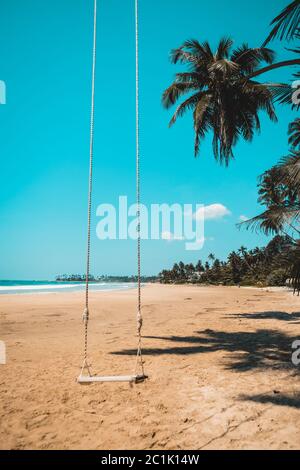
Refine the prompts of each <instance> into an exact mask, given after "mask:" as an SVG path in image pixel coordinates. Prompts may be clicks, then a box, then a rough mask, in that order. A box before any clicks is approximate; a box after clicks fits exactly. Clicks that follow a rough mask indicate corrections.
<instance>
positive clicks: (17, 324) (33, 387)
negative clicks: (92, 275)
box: [0, 285, 300, 449]
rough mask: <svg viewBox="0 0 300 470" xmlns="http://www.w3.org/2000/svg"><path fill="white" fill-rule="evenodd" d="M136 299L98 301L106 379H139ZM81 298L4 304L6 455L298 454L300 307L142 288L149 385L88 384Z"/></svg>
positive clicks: (234, 291) (94, 337)
mask: <svg viewBox="0 0 300 470" xmlns="http://www.w3.org/2000/svg"><path fill="white" fill-rule="evenodd" d="M135 294H136V293H135V291H134V290H128V291H123V292H117V293H116V292H105V293H92V294H91V321H90V338H89V343H90V348H89V356H90V362H91V364H92V370H93V372H94V373H97V374H102V375H103V374H128V373H129V374H131V373H132V372H133V370H134V365H135V348H136V337H135V313H136V307H135ZM83 300H84V299H83V295H82V293H58V294H35V295H31V294H30V295H29V294H28V295H2V296H1V297H0V339H1V340H3V341H5V343H6V347H7V364H6V365H0V417H1V421H0V422H1V425H0V448H1V449H299V448H300V381H299V367H300V366H299V367H298V368H297V367H295V366H293V364H292V362H291V354H292V350H291V344H292V342H293V340H294V339H297V338H299V339H300V313H299V312H300V308H299V298H297V297H293V296H292V295H291V294H290V293H288V292H284V291H275V292H274V291H270V292H268V291H262V290H258V289H243V288H241V289H238V288H234V287H233V288H228V287H227V288H226V287H194V286H160V285H150V286H146V287H145V288H144V289H143V314H144V330H143V335H144V338H143V345H144V359H145V368H146V372H147V373H148V374H149V380H148V381H147V382H145V383H143V384H139V385H134V386H130V385H128V384H93V385H89V386H80V385H78V384H77V383H76V376H77V375H78V373H79V371H80V365H81V362H82V353H83V351H82V349H83V326H82V323H81V315H82V311H83Z"/></svg>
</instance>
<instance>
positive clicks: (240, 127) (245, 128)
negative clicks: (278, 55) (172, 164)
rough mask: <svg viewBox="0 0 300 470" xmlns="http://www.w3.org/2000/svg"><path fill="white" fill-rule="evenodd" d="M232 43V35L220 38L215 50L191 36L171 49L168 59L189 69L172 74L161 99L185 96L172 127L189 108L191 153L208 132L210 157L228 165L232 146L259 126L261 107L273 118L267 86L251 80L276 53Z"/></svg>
mask: <svg viewBox="0 0 300 470" xmlns="http://www.w3.org/2000/svg"><path fill="white" fill-rule="evenodd" d="M232 45H233V41H232V40H231V39H230V38H224V39H222V40H221V41H220V43H219V45H218V48H217V50H216V52H215V53H213V52H212V50H211V48H210V45H209V44H208V42H204V43H202V44H201V43H199V42H198V41H197V40H190V41H186V42H184V44H183V45H182V46H181V47H179V48H178V49H175V50H173V51H172V53H171V61H172V62H173V63H174V64H177V63H181V64H185V65H187V66H188V70H187V71H186V72H181V73H177V74H176V76H175V80H174V82H173V83H172V84H171V86H169V87H168V88H167V89H166V90H165V92H164V93H163V97H162V101H163V105H164V106H165V107H166V108H170V107H171V106H173V105H174V104H175V103H176V102H177V101H178V100H179V99H180V98H182V97H183V96H184V95H188V96H187V98H186V99H185V100H184V101H183V102H182V103H181V104H180V105H179V106H178V107H177V109H176V111H175V114H174V115H173V117H172V119H171V121H170V126H171V125H173V124H174V123H175V122H176V120H177V118H178V117H181V116H183V114H184V113H185V112H186V111H188V110H192V111H193V118H194V130H195V155H197V154H198V152H199V147H200V139H202V138H203V137H204V136H205V135H206V134H207V133H208V132H209V131H212V133H213V151H214V156H215V158H216V159H217V160H218V161H220V162H221V163H225V164H226V165H227V164H228V163H229V161H230V159H231V158H232V157H233V151H232V149H233V147H234V146H235V144H236V143H237V141H238V139H239V137H240V136H241V137H243V138H244V139H245V140H247V141H251V140H252V138H253V136H254V133H255V132H256V131H259V130H260V120H259V112H260V111H265V112H266V113H267V114H268V116H269V118H270V119H271V120H273V121H276V115H275V111H274V107H273V102H272V93H271V91H270V90H269V88H268V86H266V85H264V84H261V83H258V82H256V81H253V80H251V79H250V78H249V77H251V74H254V73H256V72H257V70H258V69H259V67H260V66H261V64H262V63H263V62H265V63H267V64H269V65H270V64H272V63H273V61H274V52H273V51H272V50H270V49H267V48H265V47H261V48H256V49H251V48H249V47H248V45H247V44H244V45H242V46H241V47H239V48H238V49H236V50H234V51H233V52H231V48H232Z"/></svg>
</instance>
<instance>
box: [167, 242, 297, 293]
mask: <svg viewBox="0 0 300 470" xmlns="http://www.w3.org/2000/svg"><path fill="white" fill-rule="evenodd" d="M289 243H290V240H289V237H286V236H280V235H277V236H275V238H273V240H272V241H270V243H269V244H268V245H267V246H266V247H263V248H254V249H252V250H247V249H246V248H245V247H243V246H242V247H241V248H240V249H239V250H237V251H232V252H231V253H229V255H228V257H227V260H226V261H221V260H219V259H218V258H216V257H215V256H214V255H213V254H210V255H209V256H208V259H207V260H206V261H205V262H203V261H202V260H199V261H198V262H197V263H196V264H193V263H190V264H184V263H183V262H182V261H181V262H179V263H175V264H174V266H173V268H172V269H170V270H166V269H164V270H163V271H162V272H161V273H160V274H159V280H160V282H161V283H163V284H183V283H192V284H213V285H226V286H234V285H241V286H246V285H249V286H261V287H263V286H283V285H285V283H286V281H287V279H288V277H289V270H288V265H287V263H286V249H287V247H288V246H289Z"/></svg>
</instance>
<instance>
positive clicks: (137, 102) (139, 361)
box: [135, 0, 145, 376]
mask: <svg viewBox="0 0 300 470" xmlns="http://www.w3.org/2000/svg"><path fill="white" fill-rule="evenodd" d="M139 82H140V80H139V2H138V0H135V85H136V86H135V93H136V95H135V105H136V109H135V123H136V129H135V135H136V205H137V289H138V305H137V335H138V348H137V358H136V359H137V360H136V369H135V372H136V373H137V371H138V368H139V367H140V368H141V372H142V375H143V376H144V375H145V374H144V363H143V357H142V326H143V317H142V300H141V185H140V89H139Z"/></svg>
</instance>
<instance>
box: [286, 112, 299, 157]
mask: <svg viewBox="0 0 300 470" xmlns="http://www.w3.org/2000/svg"><path fill="white" fill-rule="evenodd" d="M288 134H289V144H290V145H291V146H292V147H293V148H294V149H297V147H299V146H300V119H299V118H297V119H295V121H293V122H291V123H290V125H289V130H288ZM298 150H299V149H298Z"/></svg>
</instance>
